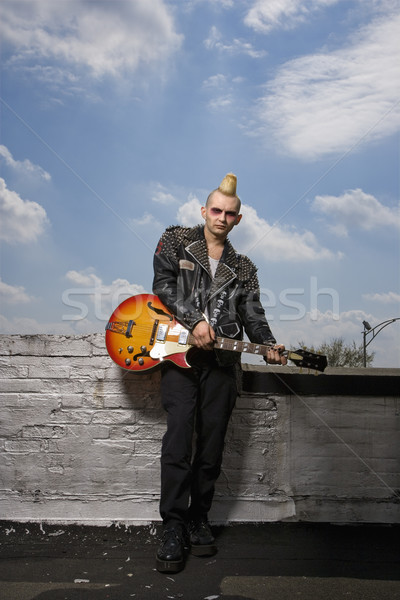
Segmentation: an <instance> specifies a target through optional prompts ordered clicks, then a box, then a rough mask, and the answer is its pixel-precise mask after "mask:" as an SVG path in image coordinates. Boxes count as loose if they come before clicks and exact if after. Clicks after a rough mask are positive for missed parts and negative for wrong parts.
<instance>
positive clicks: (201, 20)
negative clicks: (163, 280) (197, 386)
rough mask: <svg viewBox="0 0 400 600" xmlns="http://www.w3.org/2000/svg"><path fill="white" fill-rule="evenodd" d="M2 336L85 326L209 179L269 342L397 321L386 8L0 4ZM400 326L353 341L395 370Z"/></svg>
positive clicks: (148, 264) (248, 3) (348, 0)
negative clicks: (219, 193)
mask: <svg viewBox="0 0 400 600" xmlns="http://www.w3.org/2000/svg"><path fill="white" fill-rule="evenodd" d="M0 11H1V15H0V36H1V39H2V46H1V76H2V79H1V101H0V109H1V140H0V144H1V146H0V218H1V229H0V236H1V272H0V277H1V279H0V298H1V307H0V332H2V333H20V334H32V333H57V334H72V335H74V334H81V333H90V332H101V331H103V330H104V326H105V324H106V322H107V320H108V317H109V316H110V314H111V312H112V310H113V309H114V308H115V307H116V306H117V304H119V302H121V301H122V300H124V299H125V298H126V297H127V296H130V295H133V294H137V293H142V292H151V282H152V254H153V251H154V249H155V247H156V245H157V241H158V238H159V236H160V235H161V233H162V231H163V230H164V228H165V227H166V226H168V225H170V224H177V223H180V224H183V225H194V224H196V223H198V222H200V220H201V217H200V207H201V206H202V205H203V203H204V201H205V199H206V197H207V194H208V193H209V192H210V191H211V190H212V189H214V188H215V187H218V185H219V183H220V181H221V180H222V178H223V177H224V175H225V174H226V173H227V172H230V171H231V172H234V173H235V174H236V175H237V177H238V188H237V191H238V194H239V196H240V197H241V199H242V203H243V209H242V213H243V219H242V221H241V223H240V224H239V226H238V227H237V228H235V229H234V230H233V231H232V233H231V241H232V243H233V244H234V245H235V247H236V248H237V250H238V251H239V252H242V253H245V254H247V255H248V256H249V257H250V258H251V259H252V260H254V262H255V263H256V264H257V266H258V269H259V279H260V285H261V292H262V300H263V303H264V305H265V308H266V312H267V316H268V318H269V321H270V324H271V327H272V330H273V332H274V334H275V336H276V337H277V338H278V340H279V341H280V342H281V343H284V344H286V346H288V347H290V346H296V345H297V344H298V342H299V341H302V342H304V343H305V344H306V345H308V346H317V345H319V344H320V343H322V342H324V341H330V340H331V339H332V338H336V337H343V338H344V339H345V341H346V342H349V343H351V342H352V341H353V340H354V341H355V342H356V343H357V345H358V344H361V343H362V334H361V332H362V329H363V326H362V321H363V320H367V321H368V322H369V323H370V324H371V326H372V327H374V326H376V325H378V324H379V323H381V322H384V321H386V320H388V319H392V318H396V317H400V289H399V273H400V269H399V266H400V265H399V262H400V261H399V256H400V253H399V229H400V213H399V128H400V61H399V58H400V48H399V41H398V40H399V36H398V31H399V30H400V2H399V1H398V0H243V1H241V2H239V1H233V0H218V1H217V0H187V1H184V0H181V1H178V0H176V1H173V0H170V1H166V0H165V1H164V0H123V1H120V0H112V1H111V0H108V1H107V0H104V1H97V0H90V1H89V0H57V1H56V0H29V1H24V0H22V1H20V0H12V1H11V0H10V1H9V0H2V2H1V4H0ZM399 347H400V321H396V322H394V323H393V324H391V325H389V326H387V327H385V328H384V329H383V330H382V331H381V332H380V333H379V335H378V336H377V337H376V338H375V339H374V340H373V342H372V343H371V345H370V346H369V350H371V351H374V352H375V353H376V355H375V361H374V366H376V367H400V355H399Z"/></svg>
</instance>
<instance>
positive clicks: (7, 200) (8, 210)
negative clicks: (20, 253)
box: [0, 177, 48, 244]
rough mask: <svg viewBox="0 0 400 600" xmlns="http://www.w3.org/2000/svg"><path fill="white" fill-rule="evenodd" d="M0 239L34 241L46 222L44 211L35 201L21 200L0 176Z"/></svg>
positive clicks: (19, 241) (6, 240) (18, 241)
mask: <svg viewBox="0 0 400 600" xmlns="http://www.w3.org/2000/svg"><path fill="white" fill-rule="evenodd" d="M0 217H1V218H0V239H2V240H4V241H5V242H9V243H21V244H26V243H28V242H34V241H36V240H37V239H38V237H39V236H40V235H41V234H42V233H43V232H44V229H45V226H46V225H47V223H48V219H47V215H46V211H45V210H44V208H43V207H42V206H40V204H38V203H37V202H32V201H30V200H23V199H22V198H21V197H20V196H19V195H18V194H17V193H16V192H14V191H12V190H9V189H8V188H7V184H6V182H5V181H4V179H2V178H1V177H0Z"/></svg>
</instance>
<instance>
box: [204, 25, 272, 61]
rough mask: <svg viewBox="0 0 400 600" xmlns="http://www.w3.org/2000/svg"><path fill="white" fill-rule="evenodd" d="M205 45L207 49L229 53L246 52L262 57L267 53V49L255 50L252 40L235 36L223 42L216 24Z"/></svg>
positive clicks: (254, 56) (246, 53) (255, 56)
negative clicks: (247, 40) (248, 40)
mask: <svg viewBox="0 0 400 600" xmlns="http://www.w3.org/2000/svg"><path fill="white" fill-rule="evenodd" d="M204 46H205V47H206V48H207V50H214V49H216V50H218V51H220V52H226V53H228V54H245V55H247V56H250V57H251V58H262V57H264V56H265V55H266V54H267V53H266V52H265V50H255V48H254V47H253V45H252V44H250V42H246V41H245V40H242V39H239V38H234V39H233V40H229V42H223V41H222V35H221V33H220V32H219V30H218V29H217V27H215V25H213V26H212V27H211V29H210V33H209V35H208V38H207V39H206V40H204Z"/></svg>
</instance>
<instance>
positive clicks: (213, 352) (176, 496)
mask: <svg viewBox="0 0 400 600" xmlns="http://www.w3.org/2000/svg"><path fill="white" fill-rule="evenodd" d="M236 185H237V178H236V176H235V175H234V174H233V173H228V174H227V175H226V176H225V177H224V179H223V181H222V183H221V185H220V186H219V187H218V188H217V189H215V190H214V191H213V192H211V194H210V195H209V196H208V198H207V202H206V204H205V206H203V207H202V208H201V216H202V217H203V219H204V225H198V226H196V227H190V228H189V227H180V226H173V227H169V228H168V229H167V230H166V231H165V232H164V234H163V235H162V237H161V239H160V241H159V243H158V246H157V250H156V252H155V255H154V281H153V292H154V294H156V295H157V296H158V297H159V298H160V300H161V301H162V302H163V303H164V304H165V306H166V307H167V308H168V309H169V310H170V311H171V312H172V314H173V315H174V316H175V317H176V319H177V320H178V321H179V322H180V323H182V324H183V325H184V326H185V327H186V328H187V329H188V330H189V331H190V332H191V334H192V336H193V339H194V348H193V349H192V350H191V351H190V352H189V355H188V359H189V363H190V365H191V368H189V369H182V368H179V367H177V366H176V365H175V364H174V363H172V362H169V361H166V362H165V363H164V364H163V370H162V379H161V399H162V405H163V407H164V409H165V411H166V413H167V431H166V433H165V435H164V437H163V442H162V451H161V498H160V514H161V517H162V520H163V526H164V533H163V539H162V542H161V545H160V547H159V549H158V552H157V558H156V566H157V569H158V571H160V572H162V573H176V572H178V571H181V570H182V569H183V568H184V566H185V558H186V552H187V550H188V548H189V547H190V551H191V553H192V554H194V555H196V556H212V555H213V554H215V553H216V552H217V548H216V546H215V539H214V537H213V534H212V531H211V528H210V525H209V522H208V513H209V511H210V509H211V505H212V500H213V496H214V489H215V482H216V480H217V479H218V476H219V474H220V470H221V464H222V455H223V448H224V440H225V434H226V430H227V427H228V422H229V419H230V416H231V413H232V410H233V407H234V405H235V401H236V397H237V394H238V388H237V380H238V377H237V371H238V368H240V367H239V361H240V354H239V353H238V352H228V351H226V350H217V349H214V340H215V338H216V336H223V337H229V338H234V339H242V337H243V331H245V332H246V334H247V335H248V337H249V339H250V341H251V342H255V343H258V344H264V345H268V346H271V350H270V351H268V354H267V356H266V357H265V360H266V362H268V363H271V364H286V358H285V357H284V356H283V355H282V352H283V350H284V349H285V348H284V346H283V345H277V344H276V340H275V338H274V336H273V335H272V332H271V329H270V327H269V325H268V322H267V319H266V317H265V312H264V309H263V307H262V305H261V302H260V292H259V283H258V277H257V269H256V267H255V265H254V264H253V263H252V262H251V260H250V259H249V258H247V257H246V256H243V255H240V254H238V253H237V252H236V251H235V249H234V248H233V246H232V245H231V243H230V242H229V240H228V234H229V232H230V231H231V230H232V229H233V227H235V226H236V225H238V224H239V223H240V221H241V218H242V215H241V214H240V206H241V202H240V199H239V197H238V196H237V194H236ZM194 434H195V440H196V446H195V450H194V456H192V449H193V439H194Z"/></svg>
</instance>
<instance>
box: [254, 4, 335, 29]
mask: <svg viewBox="0 0 400 600" xmlns="http://www.w3.org/2000/svg"><path fill="white" fill-rule="evenodd" d="M341 1H342V0H256V2H254V3H253V6H252V7H251V8H250V10H249V11H248V13H247V15H246V17H245V19H244V22H245V24H246V25H248V26H249V27H251V28H252V29H254V30H255V31H257V32H261V33H269V32H270V31H272V30H273V29H292V28H294V27H296V26H298V25H299V24H301V23H304V22H305V21H306V20H307V19H309V18H310V15H311V14H312V13H314V12H315V11H318V10H321V9H323V8H326V7H327V6H331V5H333V4H337V3H338V2H341Z"/></svg>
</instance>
